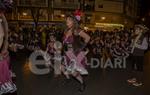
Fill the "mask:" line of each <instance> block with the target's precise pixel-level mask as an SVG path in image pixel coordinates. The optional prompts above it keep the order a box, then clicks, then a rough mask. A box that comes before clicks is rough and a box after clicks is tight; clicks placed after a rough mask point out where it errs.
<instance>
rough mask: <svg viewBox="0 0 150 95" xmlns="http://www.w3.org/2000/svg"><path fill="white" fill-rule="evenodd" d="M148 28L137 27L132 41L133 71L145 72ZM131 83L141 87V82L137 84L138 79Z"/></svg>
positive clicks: (133, 79) (130, 81)
mask: <svg viewBox="0 0 150 95" xmlns="http://www.w3.org/2000/svg"><path fill="white" fill-rule="evenodd" d="M147 31H148V28H147V27H146V26H144V25H140V24H139V25H135V34H134V39H133V41H132V44H131V46H132V49H131V54H132V69H133V70H137V71H143V65H144V64H143V62H144V52H145V50H147V48H148V41H147V37H146V35H145V33H146V32H147ZM127 81H128V82H129V83H133V85H134V86H141V85H142V83H141V82H139V83H138V82H137V79H136V78H132V79H129V80H127Z"/></svg>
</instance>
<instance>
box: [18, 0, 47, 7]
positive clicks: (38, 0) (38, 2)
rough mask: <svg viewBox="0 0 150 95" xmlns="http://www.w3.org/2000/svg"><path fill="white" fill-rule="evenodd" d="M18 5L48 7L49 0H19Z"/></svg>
mask: <svg viewBox="0 0 150 95" xmlns="http://www.w3.org/2000/svg"><path fill="white" fill-rule="evenodd" d="M18 6H23V7H48V0H18Z"/></svg>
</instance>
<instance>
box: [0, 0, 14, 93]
mask: <svg viewBox="0 0 150 95" xmlns="http://www.w3.org/2000/svg"><path fill="white" fill-rule="evenodd" d="M11 3H12V1H11V0H0V95H2V94H5V93H13V92H14V91H16V86H15V84H13V82H12V79H11V74H10V70H9V53H8V51H7V49H8V24H7V20H6V18H5V16H4V10H6V9H8V8H10V6H11Z"/></svg>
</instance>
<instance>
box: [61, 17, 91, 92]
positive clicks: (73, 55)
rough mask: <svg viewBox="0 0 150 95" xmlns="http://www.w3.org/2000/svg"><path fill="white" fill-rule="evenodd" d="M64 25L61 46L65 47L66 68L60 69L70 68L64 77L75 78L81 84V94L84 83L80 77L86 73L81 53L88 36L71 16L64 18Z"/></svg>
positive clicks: (83, 53) (83, 56)
mask: <svg viewBox="0 0 150 95" xmlns="http://www.w3.org/2000/svg"><path fill="white" fill-rule="evenodd" d="M78 18H79V17H78ZM66 25H67V29H66V31H65V33H64V39H63V45H64V47H65V51H64V53H65V55H66V60H67V61H66V62H67V66H66V65H64V67H62V68H63V69H64V68H65V69H66V67H68V68H70V72H69V73H68V72H65V75H66V76H67V77H68V78H69V75H72V76H73V77H75V78H76V79H77V80H78V81H79V82H80V84H81V87H80V89H79V90H80V91H81V92H82V91H84V89H85V83H84V80H83V77H82V73H83V74H84V73H87V72H86V69H85V67H84V65H85V64H86V63H85V61H84V59H85V55H86V53H85V52H83V49H84V48H85V46H86V45H87V43H88V42H89V40H90V36H89V35H88V34H86V33H85V32H84V30H82V29H81V28H80V26H79V24H78V19H77V18H76V17H75V16H73V15H68V16H66ZM70 46H71V49H70ZM64 64H66V63H64ZM82 70H83V71H82ZM67 71H69V70H67Z"/></svg>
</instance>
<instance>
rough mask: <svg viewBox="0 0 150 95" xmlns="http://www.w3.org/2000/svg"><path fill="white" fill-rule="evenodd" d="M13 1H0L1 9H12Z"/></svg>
mask: <svg viewBox="0 0 150 95" xmlns="http://www.w3.org/2000/svg"><path fill="white" fill-rule="evenodd" d="M12 4H13V0H0V9H1V10H7V9H10V8H12Z"/></svg>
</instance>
